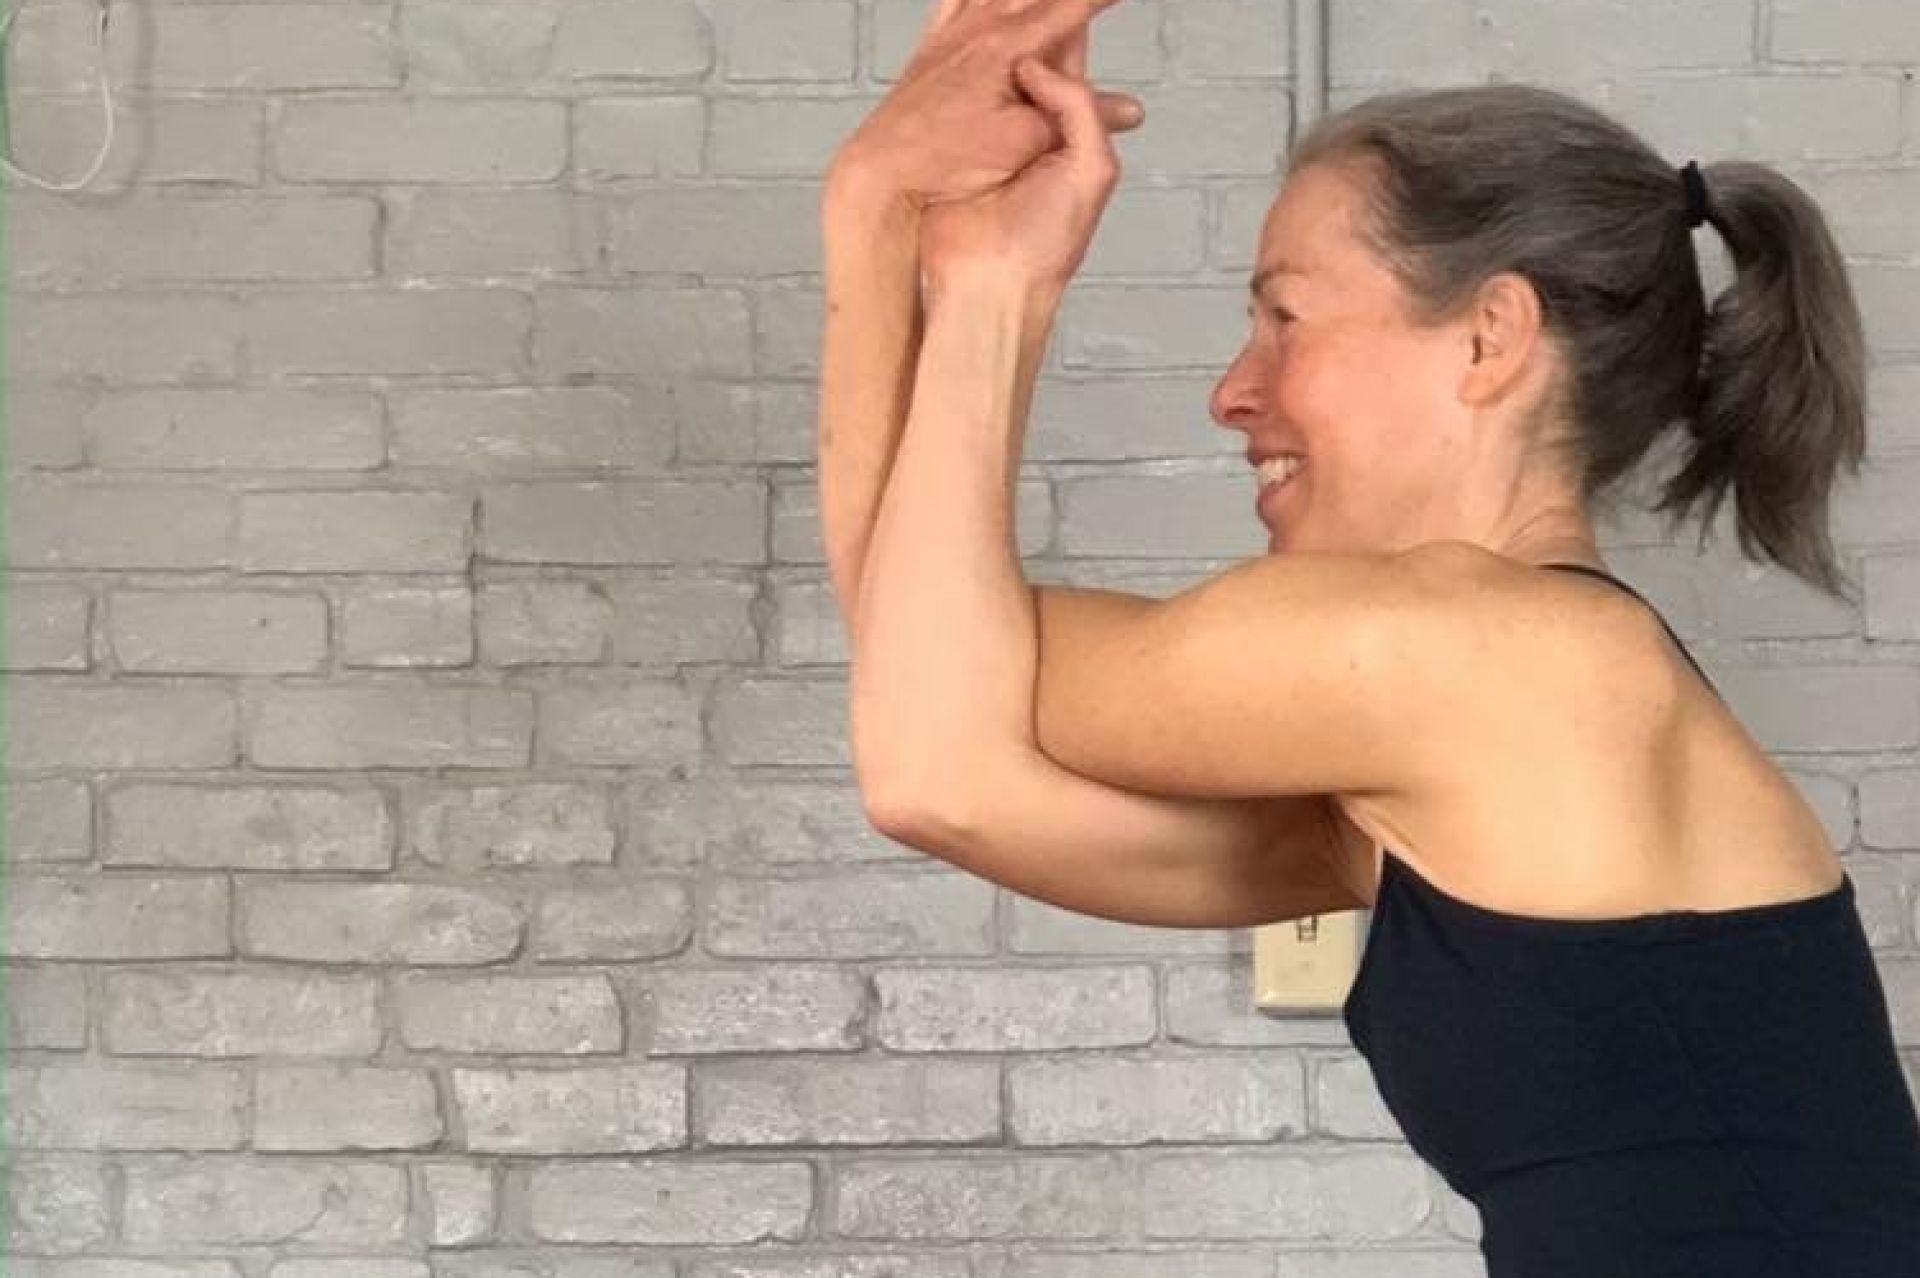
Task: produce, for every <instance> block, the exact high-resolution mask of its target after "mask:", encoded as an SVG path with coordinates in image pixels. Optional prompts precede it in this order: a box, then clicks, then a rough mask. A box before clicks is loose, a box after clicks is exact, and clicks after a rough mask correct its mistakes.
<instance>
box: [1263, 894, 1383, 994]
mask: <svg viewBox="0 0 1920 1278" xmlns="http://www.w3.org/2000/svg"><path fill="white" fill-rule="evenodd" d="M1367 913H1368V912H1367V911H1366V910H1342V911H1340V912H1339V913H1337V914H1310V915H1308V916H1306V917H1305V918H1299V919H1289V920H1287V921H1286V922H1284V923H1270V924H1268V925H1267V926H1265V927H1262V928H1257V929H1255V931H1254V942H1253V1002H1254V1006H1255V1008H1256V1009H1258V1010H1259V1011H1261V1012H1265V1013H1268V1014H1270V1015H1286V1014H1288V1013H1293V1012H1328V1011H1333V1012H1337V1011H1339V1009H1340V1007H1341V1005H1342V1004H1343V1003H1345V1002H1346V1000H1347V994H1348V992H1349V991H1351V990H1352V988H1353V978H1354V976H1355V975H1356V974H1358V972H1359V970H1360V952H1361V947H1362V945H1363V943H1364V942H1363V938H1364V937H1365V935H1366V932H1365V927H1364V924H1363V921H1362V919H1363V916H1364V915H1366V914H1367Z"/></svg>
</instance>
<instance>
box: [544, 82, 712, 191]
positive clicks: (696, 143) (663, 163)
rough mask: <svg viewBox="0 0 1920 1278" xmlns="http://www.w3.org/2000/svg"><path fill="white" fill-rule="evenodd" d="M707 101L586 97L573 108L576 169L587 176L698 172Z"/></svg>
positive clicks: (659, 175)
mask: <svg viewBox="0 0 1920 1278" xmlns="http://www.w3.org/2000/svg"><path fill="white" fill-rule="evenodd" d="M706 136H707V101H706V99H705V98H696V97H648V98H618V97H596V98H586V99H583V100H582V101H580V102H579V103H578V104H576V105H575V107H574V110H573V171H574V174H575V176H577V177H581V178H586V179H589V180H602V181H604V180H611V179H617V178H670V177H685V176H687V175H689V174H694V173H698V172H700V171H701V167H702V151H703V149H704V141H705V138H706Z"/></svg>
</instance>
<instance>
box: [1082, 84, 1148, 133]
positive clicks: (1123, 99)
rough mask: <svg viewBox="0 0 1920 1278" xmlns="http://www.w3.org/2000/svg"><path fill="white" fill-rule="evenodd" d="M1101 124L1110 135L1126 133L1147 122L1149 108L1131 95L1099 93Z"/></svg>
mask: <svg viewBox="0 0 1920 1278" xmlns="http://www.w3.org/2000/svg"><path fill="white" fill-rule="evenodd" d="M1094 100H1095V101H1096V102H1097V103H1098V104H1099V109H1100V123H1101V125H1102V126H1103V127H1104V128H1105V129H1106V130H1107V132H1109V133H1126V132H1128V131H1129V130H1132V129H1137V128H1139V127H1140V126H1141V125H1142V124H1144V123H1145V122H1146V119H1147V108H1146V107H1145V106H1144V105H1143V104H1142V103H1141V101H1140V99H1139V98H1136V97H1134V96H1133V95H1132V94H1130V93H1097V94H1095V95H1094Z"/></svg>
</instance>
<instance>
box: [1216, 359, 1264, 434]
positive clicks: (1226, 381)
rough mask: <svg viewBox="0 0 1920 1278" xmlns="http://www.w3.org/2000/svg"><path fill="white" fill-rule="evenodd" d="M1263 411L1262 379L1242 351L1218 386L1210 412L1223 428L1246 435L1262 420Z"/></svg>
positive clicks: (1222, 376)
mask: <svg viewBox="0 0 1920 1278" xmlns="http://www.w3.org/2000/svg"><path fill="white" fill-rule="evenodd" d="M1263 407H1264V397H1263V395H1262V392H1261V387H1260V379H1259V378H1258V377H1256V376H1254V374H1253V370H1252V366H1251V363H1250V361H1249V360H1248V359H1247V356H1246V352H1245V351H1242V352H1241V353H1240V355H1239V357H1238V358H1236V359H1235V360H1234V361H1233V363H1232V364H1230V365H1228V366H1227V371H1226V372H1225V373H1224V374H1222V375H1221V377H1220V380H1219V381H1218V382H1216V383H1215V384H1214V387H1213V394H1212V396H1211V397H1210V398H1209V400H1208V403H1207V409H1208V411H1209V412H1210V413H1211V414H1212V415H1213V420H1214V421H1215V422H1216V423H1218V424H1219V425H1221V426H1224V427H1226V428H1227V429H1228V430H1239V431H1244V430H1246V429H1247V428H1248V427H1249V426H1251V425H1252V423H1253V422H1254V421H1255V420H1257V419H1258V418H1259V416H1260V414H1261V412H1262V411H1263Z"/></svg>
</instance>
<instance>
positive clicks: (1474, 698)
mask: <svg viewBox="0 0 1920 1278" xmlns="http://www.w3.org/2000/svg"><path fill="white" fill-rule="evenodd" d="M1596 593H1597V592H1590V591H1589V592H1555V591H1552V590H1536V589H1521V588H1519V587H1518V586H1517V585H1516V584H1515V577H1514V575H1513V573H1512V570H1511V568H1510V567H1508V566H1504V565H1499V564H1498V563H1497V561H1496V560H1495V558H1494V557H1493V556H1491V555H1488V554H1487V553H1486V552H1484V551H1479V550H1477V549H1474V548H1470V547H1464V546H1459V545H1456V544H1454V543H1439V544H1436V545H1430V546H1425V547H1420V548H1417V549H1415V550H1410V551H1405V552H1401V553H1397V554H1377V553H1345V552H1305V551H1302V552H1293V553H1289V554H1285V555H1275V556H1265V557H1262V558H1258V559H1253V560H1249V561H1247V562H1245V563H1241V564H1237V565H1235V566H1234V567H1232V568H1230V569H1228V570H1226V571H1225V572H1223V573H1221V574H1219V575H1217V576H1215V577H1212V578H1210V579H1208V580H1207V581H1204V582H1202V583H1200V584H1199V585H1197V586H1194V587H1193V588H1191V589H1189V590H1186V591H1184V592H1182V593H1180V594H1177V595H1175V596H1173V597H1171V598H1169V599H1166V600H1156V601H1142V602H1139V603H1136V604H1132V605H1127V606H1115V605H1113V604H1111V603H1107V604H1099V603H1095V602H1091V601H1088V602H1085V603H1083V604H1070V603H1066V602H1064V600H1063V602H1062V603H1061V605H1060V606H1057V607H1048V608H1044V609H1043V610H1042V613H1041V642H1040V664H1039V674H1038V687H1037V690H1036V705H1035V734H1036V739H1037V741H1038V744H1039V746H1040V748H1041V750H1042V751H1044V752H1045V753H1046V754H1047V755H1048V756H1049V757H1051V758H1052V759H1054V760H1056V761H1057V762H1059V763H1060V764H1061V765H1063V766H1064V767H1067V768H1070V769H1072V770H1073V771H1074V772H1076V773H1079V774H1081V775H1083V776H1086V777H1091V778H1097V779H1099V780H1101V781H1105V782H1108V783H1111V784H1113V785H1116V786H1124V787H1126V788H1128V789H1130V790H1137V791H1142V792H1145V793H1150V794H1157V795H1172V796H1191V797H1209V798H1230V797H1251V796H1262V795H1268V796H1271V795H1310V794H1320V795H1325V794H1365V793H1371V794H1382V793H1385V794H1408V793H1412V792H1415V791H1419V790H1422V789H1423V788H1425V787H1426V786H1428V785H1429V784H1431V783H1432V782H1434V781H1435V780H1436V779H1440V778H1444V777H1445V776H1446V775H1447V774H1448V773H1449V772H1450V771H1451V772H1452V773H1453V774H1455V775H1457V772H1458V767H1459V763H1460V760H1461V759H1462V758H1463V757H1470V756H1469V755H1468V754H1467V753H1466V752H1467V751H1469V750H1471V749H1472V748H1474V747H1475V745H1476V744H1477V743H1478V742H1480V741H1490V740H1491V739H1492V736H1493V734H1498V733H1506V734H1507V735H1509V736H1512V735H1514V732H1515V728H1516V726H1517V724H1518V720H1512V721H1509V720H1508V719H1506V718H1505V717H1504V716H1503V715H1501V714H1500V713H1497V710H1498V708H1499V707H1503V706H1514V705H1517V704H1519V703H1520V697H1519V694H1518V693H1516V691H1515V690H1516V689H1520V690H1522V691H1525V692H1527V693H1529V694H1532V693H1538V694H1539V698H1540V699H1542V700H1545V701H1549V702H1550V700H1551V697H1552V695H1553V692H1554V690H1555V689H1556V688H1558V687H1560V686H1569V687H1571V686H1574V685H1575V684H1577V682H1578V681H1579V680H1580V679H1583V678H1590V677H1591V667H1592V663H1591V662H1589V663H1588V665H1587V667H1586V668H1584V669H1583V666H1582V661H1583V657H1582V655H1581V654H1583V653H1598V652H1602V651H1606V650H1607V645H1606V643H1605V642H1603V641H1604V640H1605V639H1606V638H1608V637H1610V636H1609V635H1608V634H1607V626H1606V625H1604V624H1602V619H1603V618H1607V617H1615V616H1621V615H1625V610H1623V609H1621V608H1620V606H1619V605H1618V604H1617V603H1616V602H1614V601H1613V600H1612V599H1611V598H1605V597H1602V598H1599V599H1596V598H1595V596H1596ZM1569 600H1572V601H1575V603H1576V604H1577V606H1574V605H1572V604H1570V603H1569ZM1613 651H1614V652H1615V653H1616V655H1617V651H1618V649H1617V647H1616V648H1614V649H1613ZM1556 681H1558V682H1556ZM1589 699H1591V698H1589ZM1476 734H1477V735H1476Z"/></svg>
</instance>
